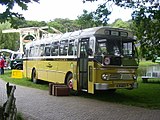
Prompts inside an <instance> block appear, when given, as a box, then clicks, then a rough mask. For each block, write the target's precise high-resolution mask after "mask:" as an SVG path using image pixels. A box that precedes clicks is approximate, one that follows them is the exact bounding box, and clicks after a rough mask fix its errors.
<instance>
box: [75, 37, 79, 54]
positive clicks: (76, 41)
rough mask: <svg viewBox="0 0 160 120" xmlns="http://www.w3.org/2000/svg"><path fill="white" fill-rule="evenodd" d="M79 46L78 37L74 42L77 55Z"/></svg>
mask: <svg viewBox="0 0 160 120" xmlns="http://www.w3.org/2000/svg"><path fill="white" fill-rule="evenodd" d="M77 48H78V39H76V40H75V43H74V52H75V53H74V54H75V55H77Z"/></svg>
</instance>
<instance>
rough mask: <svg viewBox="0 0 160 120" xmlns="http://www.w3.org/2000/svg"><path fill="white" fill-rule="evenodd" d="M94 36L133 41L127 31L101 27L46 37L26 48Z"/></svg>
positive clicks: (27, 45)
mask: <svg viewBox="0 0 160 120" xmlns="http://www.w3.org/2000/svg"><path fill="white" fill-rule="evenodd" d="M96 35H108V36H121V37H127V38H132V39H133V34H132V32H131V31H129V30H125V29H122V28H112V27H109V26H101V27H93V28H87V29H83V30H78V31H74V32H67V33H64V34H56V35H54V36H51V37H47V38H43V39H41V40H36V41H33V42H31V43H27V44H26V48H28V47H30V46H32V45H39V44H47V43H50V42H53V41H58V40H66V39H73V38H80V37H89V36H96ZM77 36H78V37H77Z"/></svg>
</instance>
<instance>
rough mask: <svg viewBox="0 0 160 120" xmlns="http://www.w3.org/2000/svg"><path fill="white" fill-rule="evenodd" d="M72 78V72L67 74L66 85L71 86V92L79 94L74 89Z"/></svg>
mask: <svg viewBox="0 0 160 120" xmlns="http://www.w3.org/2000/svg"><path fill="white" fill-rule="evenodd" d="M72 78H73V76H72V74H69V75H68V76H67V79H66V85H67V86H68V88H69V94H72V95H77V92H76V91H74V90H73V80H72Z"/></svg>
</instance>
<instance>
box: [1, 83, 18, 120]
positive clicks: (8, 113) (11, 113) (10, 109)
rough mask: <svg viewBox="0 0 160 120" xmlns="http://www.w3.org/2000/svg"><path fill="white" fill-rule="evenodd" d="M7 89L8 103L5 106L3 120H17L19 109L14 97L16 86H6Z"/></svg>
mask: <svg viewBox="0 0 160 120" xmlns="http://www.w3.org/2000/svg"><path fill="white" fill-rule="evenodd" d="M6 89H7V98H8V99H7V101H6V102H5V103H4V104H3V117H2V120H16V114H17V108H16V104H15V102H16V98H15V97H14V92H15V89H16V86H12V85H9V83H7V84H6Z"/></svg>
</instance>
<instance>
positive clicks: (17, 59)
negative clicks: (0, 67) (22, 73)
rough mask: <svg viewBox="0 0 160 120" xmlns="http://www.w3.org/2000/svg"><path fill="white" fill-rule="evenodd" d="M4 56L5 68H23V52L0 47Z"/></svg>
mask: <svg viewBox="0 0 160 120" xmlns="http://www.w3.org/2000/svg"><path fill="white" fill-rule="evenodd" d="M0 53H3V55H4V58H5V69H20V70H22V69H23V60H22V57H23V53H21V52H18V51H12V50H9V49H0Z"/></svg>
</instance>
